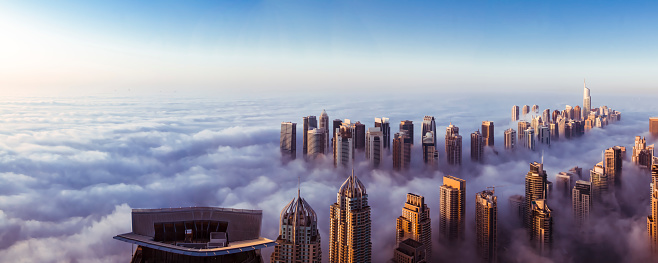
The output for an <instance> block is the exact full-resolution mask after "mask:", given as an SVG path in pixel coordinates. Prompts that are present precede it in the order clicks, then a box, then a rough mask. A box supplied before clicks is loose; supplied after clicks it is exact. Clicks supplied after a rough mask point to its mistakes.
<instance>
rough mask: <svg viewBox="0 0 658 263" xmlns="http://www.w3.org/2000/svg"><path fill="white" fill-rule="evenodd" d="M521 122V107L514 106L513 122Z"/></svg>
mask: <svg viewBox="0 0 658 263" xmlns="http://www.w3.org/2000/svg"><path fill="white" fill-rule="evenodd" d="M518 120H519V106H516V105H514V106H512V121H518Z"/></svg>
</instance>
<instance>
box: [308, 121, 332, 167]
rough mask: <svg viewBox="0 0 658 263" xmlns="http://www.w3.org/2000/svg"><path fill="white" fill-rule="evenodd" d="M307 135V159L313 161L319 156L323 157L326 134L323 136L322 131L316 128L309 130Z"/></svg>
mask: <svg viewBox="0 0 658 263" xmlns="http://www.w3.org/2000/svg"><path fill="white" fill-rule="evenodd" d="M307 133H308V134H307V137H308V145H307V146H306V148H307V150H308V152H307V158H310V159H315V158H318V157H320V156H323V155H324V154H325V152H326V149H325V148H324V147H325V142H326V138H327V134H325V133H324V131H323V130H320V129H318V128H313V129H311V130H308V131H307Z"/></svg>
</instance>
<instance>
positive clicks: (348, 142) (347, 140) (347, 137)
mask: <svg viewBox="0 0 658 263" xmlns="http://www.w3.org/2000/svg"><path fill="white" fill-rule="evenodd" d="M353 145H354V141H353V138H352V130H351V129H349V128H348V127H345V126H341V127H340V128H338V129H336V133H335V134H334V147H333V150H334V166H336V167H339V166H340V167H352V163H353V162H354V146H353Z"/></svg>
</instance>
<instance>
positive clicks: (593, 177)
mask: <svg viewBox="0 0 658 263" xmlns="http://www.w3.org/2000/svg"><path fill="white" fill-rule="evenodd" d="M589 181H590V182H591V183H592V201H596V202H599V203H600V202H603V197H604V196H606V195H607V194H608V191H609V189H610V180H609V179H608V174H607V173H606V172H605V167H604V166H603V162H599V163H597V164H596V165H595V166H594V168H593V169H592V170H590V175H589Z"/></svg>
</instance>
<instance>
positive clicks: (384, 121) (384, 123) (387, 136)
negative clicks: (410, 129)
mask: <svg viewBox="0 0 658 263" xmlns="http://www.w3.org/2000/svg"><path fill="white" fill-rule="evenodd" d="M375 127H380V128H382V134H383V135H384V137H383V139H384V149H386V150H387V151H390V149H391V126H390V125H389V123H388V118H375Z"/></svg>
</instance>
